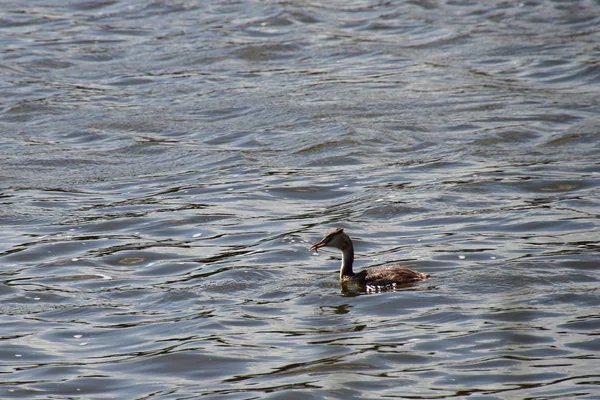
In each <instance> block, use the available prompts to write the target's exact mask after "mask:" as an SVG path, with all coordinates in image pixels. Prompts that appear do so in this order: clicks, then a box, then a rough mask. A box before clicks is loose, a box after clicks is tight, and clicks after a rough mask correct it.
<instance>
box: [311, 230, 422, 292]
mask: <svg viewBox="0 0 600 400" xmlns="http://www.w3.org/2000/svg"><path fill="white" fill-rule="evenodd" d="M325 246H328V247H335V248H337V249H340V250H341V251H342V266H341V268H340V280H341V281H342V282H355V283H358V284H361V285H368V286H389V285H395V284H403V283H411V282H417V281H422V280H424V279H427V278H429V275H427V274H424V273H422V272H419V271H415V270H414V269H410V268H408V267H404V266H402V265H385V266H381V267H373V268H368V269H365V270H362V271H360V272H358V273H356V274H355V273H354V272H353V271H352V263H353V262H354V246H353V245H352V240H351V239H350V237H349V236H348V235H347V234H346V233H344V230H343V229H342V228H337V229H334V230H333V231H331V232H329V233H328V234H327V235H326V236H325V237H324V238H323V239H321V241H320V242H318V243H316V244H315V245H313V246H312V247H311V248H310V250H311V251H315V250H317V249H320V248H321V247H325Z"/></svg>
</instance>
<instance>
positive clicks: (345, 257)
mask: <svg viewBox="0 0 600 400" xmlns="http://www.w3.org/2000/svg"><path fill="white" fill-rule="evenodd" d="M340 250H342V267H341V268H340V278H343V277H344V276H352V275H354V272H352V263H353V262H354V247H353V246H352V243H348V245H346V246H344V248H343V249H340Z"/></svg>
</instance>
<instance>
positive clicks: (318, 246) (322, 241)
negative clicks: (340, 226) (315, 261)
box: [308, 238, 329, 251]
mask: <svg viewBox="0 0 600 400" xmlns="http://www.w3.org/2000/svg"><path fill="white" fill-rule="evenodd" d="M327 243H329V240H328V239H327V238H323V240H321V241H320V242H319V243H317V244H314V245H313V246H312V247H311V248H310V249H308V251H317V249H320V248H321V247H325V246H327Z"/></svg>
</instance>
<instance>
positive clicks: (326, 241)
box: [309, 228, 352, 251]
mask: <svg viewBox="0 0 600 400" xmlns="http://www.w3.org/2000/svg"><path fill="white" fill-rule="evenodd" d="M325 246H327V247H335V248H338V249H340V250H342V251H344V250H346V249H348V248H349V247H352V241H351V240H350V237H349V236H348V235H346V234H345V233H344V229H343V228H337V229H334V230H333V231H331V232H329V233H328V234H327V235H325V237H324V238H323V239H321V241H320V242H319V243H316V244H314V245H313V246H312V247H311V248H310V249H309V250H310V251H316V250H317V249H320V248H321V247H325Z"/></svg>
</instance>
